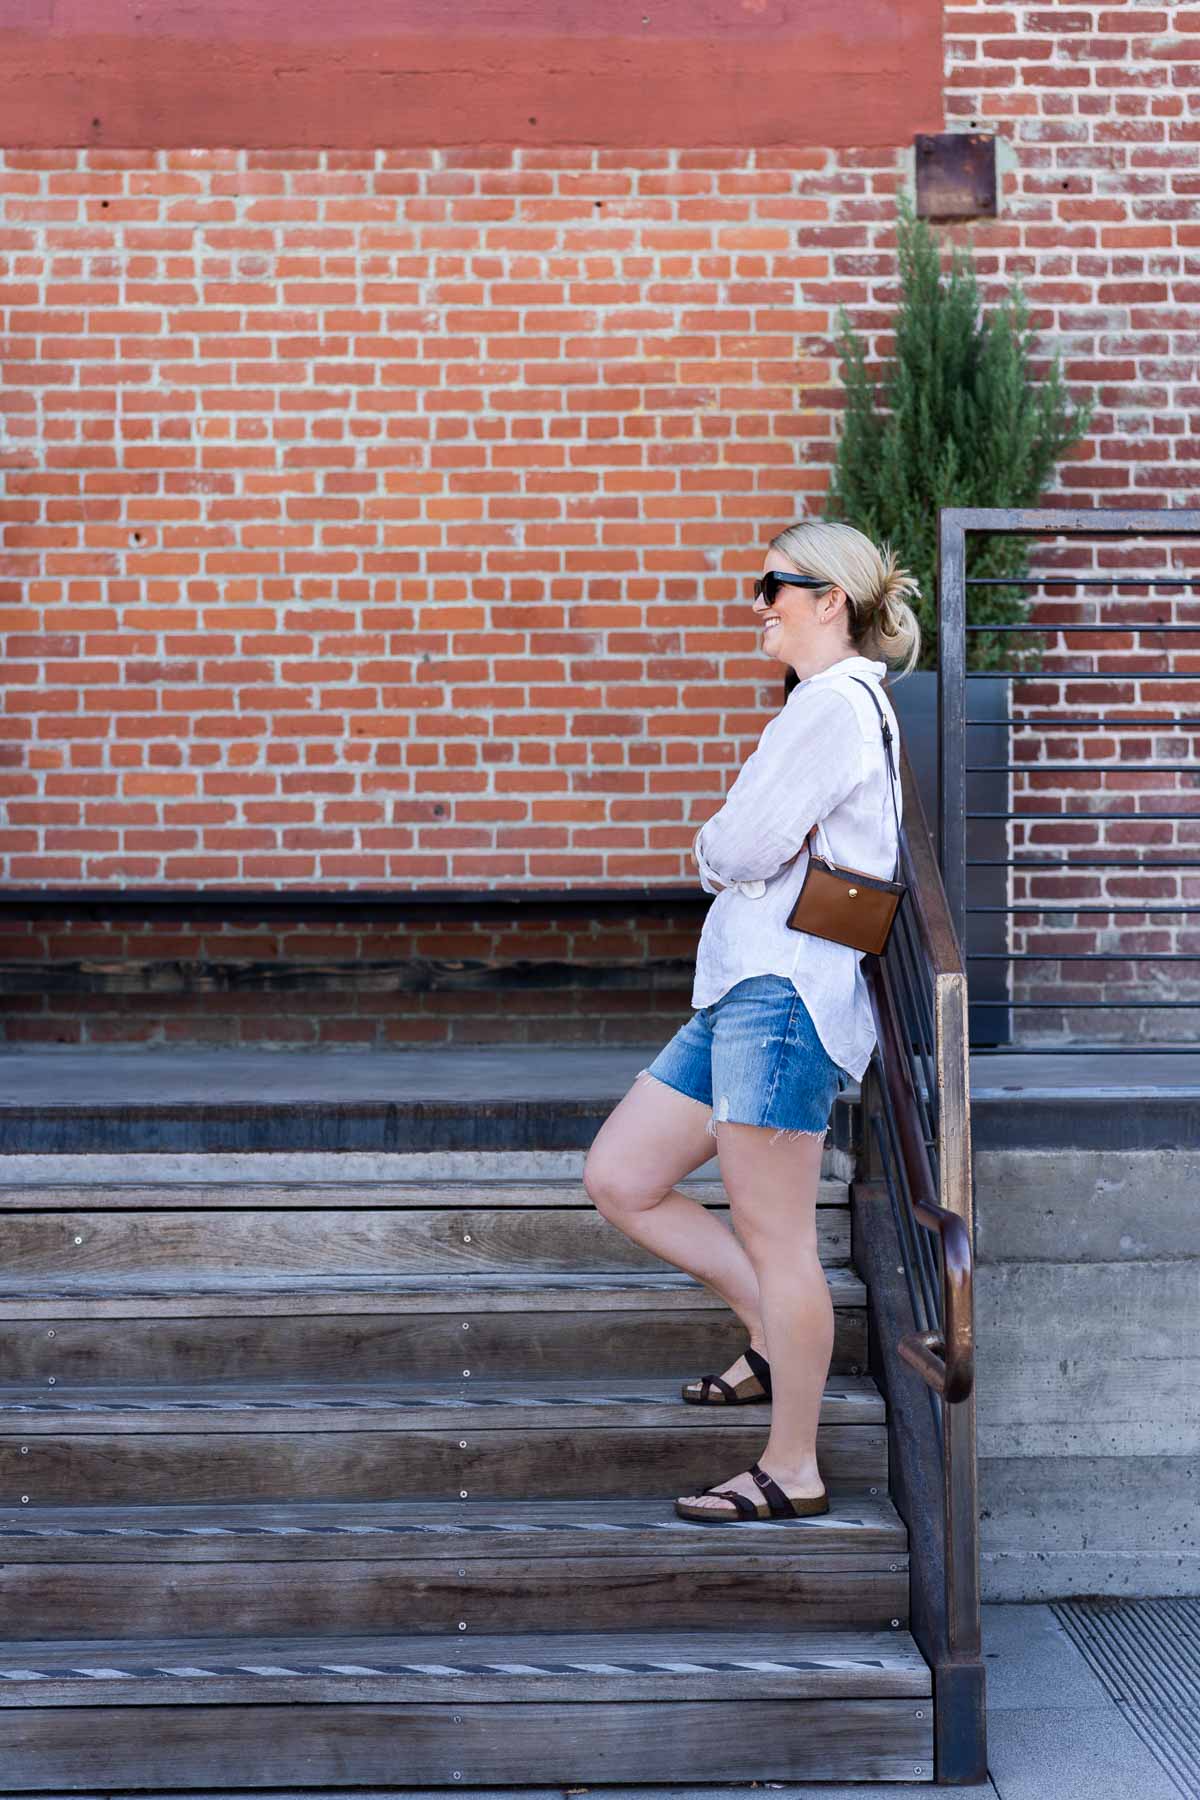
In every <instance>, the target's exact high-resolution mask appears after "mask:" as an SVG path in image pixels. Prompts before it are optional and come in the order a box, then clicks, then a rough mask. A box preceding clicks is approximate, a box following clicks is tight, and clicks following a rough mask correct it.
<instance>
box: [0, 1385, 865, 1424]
mask: <svg viewBox="0 0 1200 1800" xmlns="http://www.w3.org/2000/svg"><path fill="white" fill-rule="evenodd" d="M768 1411H769V1409H768V1407H767V1406H766V1405H765V1404H764V1405H763V1406H762V1407H761V1408H751V1407H745V1406H725V1405H718V1406H690V1405H688V1404H687V1403H686V1402H685V1401H684V1400H683V1398H682V1396H681V1395H680V1394H679V1392H678V1390H677V1389H676V1388H675V1386H674V1385H673V1384H672V1383H669V1382H665V1381H662V1380H653V1379H648V1378H646V1377H645V1376H640V1377H630V1378H628V1379H623V1380H622V1381H621V1382H620V1384H619V1386H618V1385H617V1384H616V1383H614V1382H611V1381H605V1380H580V1379H578V1378H566V1379H562V1380H554V1381H538V1382H529V1381H521V1380H510V1381H503V1380H501V1381H488V1380H466V1381H462V1380H460V1381H430V1382H420V1383H418V1382H403V1381H380V1382H363V1383H350V1382H346V1383H336V1382H330V1381H324V1382H270V1383H262V1384H259V1385H252V1384H250V1383H246V1382H210V1383H205V1384H203V1385H199V1386H195V1387H181V1388H175V1389H171V1388H167V1387H164V1386H161V1385H155V1386H149V1387H117V1386H107V1385H104V1386H96V1387H65V1386H64V1387H55V1388H53V1389H43V1390H40V1391H38V1392H36V1393H31V1392H30V1390H29V1389H28V1388H23V1387H22V1388H16V1387H11V1386H8V1385H5V1386H3V1387H0V1431H3V1432H4V1433H5V1434H6V1435H10V1436H11V1434H12V1433H13V1432H20V1433H21V1434H22V1435H23V1436H26V1437H29V1436H39V1435H46V1434H49V1435H54V1434H57V1433H58V1432H59V1431H60V1430H61V1429H62V1428H63V1427H64V1426H66V1427H67V1428H68V1429H70V1430H72V1431H89V1432H90V1431H97V1432H105V1431H114V1430H115V1431H122V1432H133V1433H142V1432H153V1433H159V1432H162V1431H164V1430H169V1429H172V1428H173V1427H174V1426H176V1425H178V1426H180V1428H181V1429H184V1430H188V1431H213V1432H227V1431H234V1430H237V1429H238V1428H239V1427H242V1428H245V1427H248V1428H249V1429H251V1430H256V1431H294V1430H295V1429H296V1425H295V1420H296V1418H297V1415H302V1416H303V1418H304V1421H305V1425H306V1427H307V1428H308V1429H311V1430H314V1431H353V1432H357V1431H361V1430H363V1429H371V1430H377V1431H426V1430H429V1429H431V1428H436V1425H438V1424H440V1423H441V1422H442V1421H443V1420H444V1419H447V1418H448V1419H449V1420H450V1422H451V1423H452V1424H454V1426H455V1427H456V1428H458V1427H461V1428H462V1429H463V1430H470V1431H483V1430H488V1429H492V1428H495V1429H504V1430H523V1431H530V1432H534V1431H551V1430H553V1429H555V1428H556V1427H563V1426H574V1427H578V1426H585V1425H590V1426H593V1427H597V1428H601V1429H604V1430H609V1429H613V1428H621V1427H624V1428H626V1429H629V1428H631V1427H636V1426H649V1427H651V1428H655V1427H661V1426H663V1425H666V1424H667V1423H668V1422H670V1423H673V1424H675V1425H677V1426H678V1427H679V1428H680V1429H683V1430H687V1431H699V1432H709V1431H712V1430H714V1429H715V1430H725V1429H726V1428H728V1427H729V1426H730V1425H732V1424H734V1423H736V1422H737V1421H738V1420H739V1419H744V1418H745V1417H746V1415H747V1414H748V1413H750V1412H757V1413H758V1416H759V1418H760V1420H762V1419H765V1418H766V1416H767V1413H768ZM883 1419H884V1404H883V1396H882V1395H881V1394H880V1392H879V1389H878V1387H877V1386H876V1384H875V1382H874V1381H873V1380H872V1378H871V1377H870V1376H869V1375H844V1376H839V1377H837V1378H836V1379H834V1378H833V1377H830V1378H829V1380H827V1381H826V1383H825V1389H824V1393H823V1396H822V1400H821V1422H822V1423H823V1424H839V1425H878V1424H882V1422H883ZM760 1429H761V1425H760Z"/></svg>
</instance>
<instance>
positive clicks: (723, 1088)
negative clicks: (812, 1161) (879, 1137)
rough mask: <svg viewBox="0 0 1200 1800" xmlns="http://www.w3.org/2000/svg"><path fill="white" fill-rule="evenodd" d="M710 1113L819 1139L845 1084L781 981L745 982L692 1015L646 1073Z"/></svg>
mask: <svg viewBox="0 0 1200 1800" xmlns="http://www.w3.org/2000/svg"><path fill="white" fill-rule="evenodd" d="M638 1074H639V1077H640V1076H642V1075H653V1076H655V1077H656V1079H657V1080H659V1081H662V1082H665V1083H666V1085H667V1087H673V1088H675V1089H676V1090H677V1091H678V1092H679V1093H681V1094H688V1095H690V1096H691V1098H692V1099H693V1100H699V1101H701V1102H702V1104H703V1105H705V1106H709V1107H713V1108H714V1111H713V1115H712V1117H711V1118H710V1119H709V1121H708V1130H709V1133H710V1135H711V1136H712V1137H716V1135H717V1131H716V1127H717V1123H718V1121H720V1120H724V1119H728V1120H729V1121H730V1122H731V1123H735V1124H739V1125H766V1126H773V1127H774V1128H775V1130H776V1132H777V1133H779V1132H782V1133H785V1134H786V1135H787V1136H789V1137H791V1136H795V1135H797V1134H799V1135H801V1136H805V1137H821V1138H823V1137H824V1136H825V1133H826V1131H827V1130H828V1128H829V1115H830V1111H831V1109H832V1107H833V1102H834V1101H835V1099H836V1098H837V1096H838V1094H840V1093H841V1091H842V1089H843V1088H844V1087H847V1086H848V1085H849V1083H850V1079H851V1078H850V1075H849V1074H848V1073H847V1071H846V1070H845V1069H843V1068H842V1066H841V1064H840V1063H835V1062H834V1060H833V1058H832V1057H831V1056H830V1054H829V1052H828V1051H827V1050H826V1048H825V1046H824V1044H822V1042H821V1040H820V1038H819V1037H818V1036H817V1029H816V1026H815V1025H814V1024H813V1022H812V1017H811V1015H810V1013H809V1010H808V1008H807V1006H805V1004H804V1001H803V1000H802V999H801V998H800V995H799V994H798V993H797V992H796V990H795V988H794V987H793V986H792V984H791V982H790V981H789V980H788V979H787V977H786V976H784V975H748V976H747V977H746V978H745V980H744V981H739V982H737V983H736V984H735V985H734V986H733V987H731V988H729V989H727V990H726V992H725V993H724V994H722V995H721V998H720V999H719V1000H714V1001H713V1003H712V1005H711V1006H703V1007H701V1008H700V1009H699V1010H698V1011H697V1012H693V1014H692V1016H691V1018H690V1019H688V1020H687V1021H686V1022H685V1023H684V1024H683V1025H681V1026H680V1027H679V1030H678V1031H677V1032H676V1033H675V1035H674V1037H673V1038H670V1039H669V1040H668V1041H667V1043H665V1044H664V1045H663V1047H662V1049H661V1050H660V1051H659V1053H658V1055H657V1056H656V1057H655V1059H654V1061H653V1062H652V1063H651V1064H650V1065H649V1067H648V1068H645V1069H640V1070H639V1071H638Z"/></svg>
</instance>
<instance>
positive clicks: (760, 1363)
mask: <svg viewBox="0 0 1200 1800" xmlns="http://www.w3.org/2000/svg"><path fill="white" fill-rule="evenodd" d="M743 1355H744V1356H745V1358H746V1361H747V1362H748V1363H749V1364H750V1367H751V1369H752V1370H753V1371H754V1373H755V1374H756V1375H757V1376H758V1379H759V1381H760V1382H761V1383H762V1389H763V1392H764V1393H765V1394H766V1396H767V1399H768V1400H769V1399H771V1397H772V1396H771V1365H770V1363H769V1362H768V1361H767V1359H766V1357H765V1356H760V1354H759V1352H758V1351H757V1350H755V1349H754V1348H753V1346H752V1345H748V1346H747V1347H746V1349H745V1351H744V1352H743Z"/></svg>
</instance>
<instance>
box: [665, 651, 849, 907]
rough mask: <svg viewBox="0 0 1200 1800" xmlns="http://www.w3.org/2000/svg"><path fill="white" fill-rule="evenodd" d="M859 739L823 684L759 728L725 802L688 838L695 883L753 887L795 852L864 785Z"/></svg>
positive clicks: (843, 703) (839, 701) (845, 705)
mask: <svg viewBox="0 0 1200 1800" xmlns="http://www.w3.org/2000/svg"><path fill="white" fill-rule="evenodd" d="M862 772H863V771H862V734H861V731H860V728H859V723H858V715H857V713H856V712H855V710H854V707H853V705H852V703H851V702H850V700H848V699H847V697H846V695H845V694H839V693H838V691H837V689H836V688H832V687H825V688H822V689H820V690H819V691H818V692H816V693H814V694H812V695H805V696H804V697H803V698H802V699H799V700H797V701H796V703H795V705H794V706H790V705H788V704H785V705H784V707H783V708H782V710H781V711H780V712H778V713H777V714H776V715H775V717H774V718H773V719H770V720H768V722H767V724H766V725H765V726H764V727H763V730H762V734H761V736H760V737H759V740H758V744H757V746H756V748H755V749H754V750H752V751H751V753H750V755H749V756H748V757H747V758H746V761H745V762H744V763H743V764H742V767H741V770H740V772H739V774H738V777H737V780H736V781H735V782H734V784H733V786H732V787H731V788H730V790H729V793H728V794H727V795H726V797H725V804H724V805H723V806H722V807H721V809H720V811H719V812H716V813H714V814H713V816H712V818H711V819H709V820H708V821H707V822H706V823H705V824H704V825H702V826H701V827H700V830H699V831H698V832H697V833H696V836H695V838H694V840H693V844H692V849H693V852H694V854H695V858H696V861H697V864H698V865H699V868H700V879H701V886H702V887H704V888H705V891H706V892H707V893H715V892H716V891H717V890H716V889H715V888H712V887H709V886H708V882H709V881H710V880H715V881H720V882H723V883H724V884H725V885H726V886H735V885H740V884H741V883H743V882H756V883H757V882H759V881H763V880H766V879H767V878H769V877H770V876H772V875H776V874H778V872H779V870H780V869H782V868H783V867H784V866H785V865H786V864H787V863H789V862H791V861H793V859H794V858H795V857H796V856H797V855H798V854H799V853H800V851H801V850H802V849H803V847H804V840H805V838H806V837H807V836H808V833H809V831H810V830H811V828H812V826H813V825H815V824H816V822H817V821H818V819H823V818H825V816H826V815H827V814H828V813H830V812H832V811H833V808H834V807H835V806H839V805H840V804H841V802H842V801H843V800H845V799H846V798H847V796H848V795H850V794H851V793H853V791H854V789H855V788H856V787H857V786H858V784H859V782H860V781H861V780H862Z"/></svg>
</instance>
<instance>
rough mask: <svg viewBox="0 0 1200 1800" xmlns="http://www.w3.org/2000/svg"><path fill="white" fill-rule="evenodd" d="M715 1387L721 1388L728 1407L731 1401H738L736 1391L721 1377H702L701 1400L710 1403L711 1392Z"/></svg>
mask: <svg viewBox="0 0 1200 1800" xmlns="http://www.w3.org/2000/svg"><path fill="white" fill-rule="evenodd" d="M715 1387H718V1388H720V1390H721V1392H722V1393H723V1394H724V1396H725V1404H726V1405H728V1404H729V1402H730V1401H731V1400H733V1401H736V1400H737V1392H736V1390H735V1389H734V1388H732V1387H731V1386H730V1385H729V1383H728V1382H727V1381H724V1380H722V1378H721V1376H720V1375H702V1376H701V1377H700V1398H701V1400H703V1401H705V1402H708V1396H709V1391H710V1389H712V1388H715Z"/></svg>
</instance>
